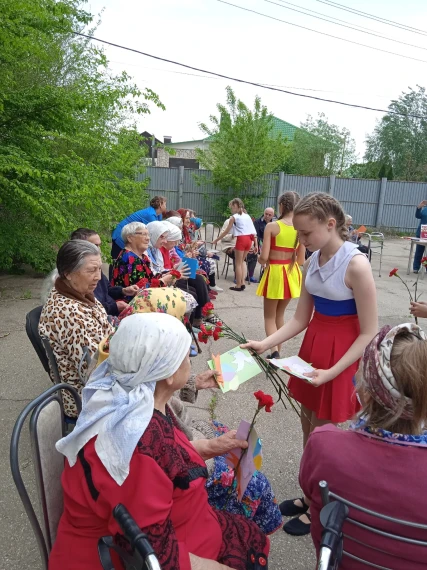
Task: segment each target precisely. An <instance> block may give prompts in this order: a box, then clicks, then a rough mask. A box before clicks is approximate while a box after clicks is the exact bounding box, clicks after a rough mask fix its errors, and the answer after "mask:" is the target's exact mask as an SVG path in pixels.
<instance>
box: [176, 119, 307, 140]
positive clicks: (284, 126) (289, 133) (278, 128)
mask: <svg viewBox="0 0 427 570" xmlns="http://www.w3.org/2000/svg"><path fill="white" fill-rule="evenodd" d="M298 129H299V127H296V126H295V125H292V124H291V123H287V122H286V121H282V119H278V118H277V117H274V116H273V121H272V129H271V134H272V136H273V137H277V136H278V135H279V134H280V135H282V137H283V138H286V139H287V140H288V141H293V140H294V136H295V132H296V131H297V130H298ZM213 138H214V136H213V135H211V136H209V137H205V138H203V139H196V140H192V141H178V142H175V143H169V146H173V145H174V144H185V143H195V142H197V143H202V142H206V141H207V142H209V141H211V140H213Z"/></svg>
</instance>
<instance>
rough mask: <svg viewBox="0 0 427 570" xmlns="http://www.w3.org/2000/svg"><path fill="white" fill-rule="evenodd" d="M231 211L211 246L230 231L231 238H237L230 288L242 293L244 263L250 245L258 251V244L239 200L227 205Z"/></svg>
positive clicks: (249, 219)
mask: <svg viewBox="0 0 427 570" xmlns="http://www.w3.org/2000/svg"><path fill="white" fill-rule="evenodd" d="M228 205H229V207H230V210H231V214H232V216H231V217H230V221H229V224H228V226H227V228H226V229H225V230H224V231H223V232H221V233H220V234H219V236H218V237H217V238H216V240H214V242H213V244H214V245H216V244H217V243H218V242H219V241H221V240H222V238H223V237H224V236H226V235H227V234H228V233H229V232H230V230H231V231H232V233H233V236H236V237H237V240H236V245H235V247H234V254H235V268H236V286H235V287H230V289H231V290H232V291H244V290H245V288H246V287H245V284H244V279H245V261H246V256H247V255H248V253H249V251H250V249H251V248H252V243H254V251H255V253H257V251H258V243H257V237H256V229H255V226H254V224H253V221H252V218H251V217H250V216H249V214H248V213H247V212H246V210H245V205H244V203H243V202H242V200H241V199H240V198H234V200H231V202H230V203H229V204H228Z"/></svg>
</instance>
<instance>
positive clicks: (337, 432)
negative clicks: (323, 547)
mask: <svg viewBox="0 0 427 570" xmlns="http://www.w3.org/2000/svg"><path fill="white" fill-rule="evenodd" d="M426 370H427V340H426V336H425V335H424V333H423V331H422V330H421V329H420V328H419V327H418V326H417V325H415V324H411V323H409V324H402V325H398V326H396V327H390V326H385V327H383V328H382V329H381V330H380V332H379V333H378V335H377V336H376V337H375V338H374V339H373V340H372V341H371V343H370V344H369V345H368V346H367V347H366V349H365V352H364V355H363V357H362V360H361V362H360V366H359V370H358V372H357V375H356V387H357V391H358V395H359V398H360V400H361V402H362V405H363V409H362V411H361V412H360V413H359V416H358V418H357V419H356V421H355V422H354V423H353V424H352V425H351V426H350V429H349V430H348V431H343V430H341V429H339V428H337V427H335V426H333V425H325V426H323V427H320V428H316V429H315V430H314V431H313V433H312V434H311V435H310V438H309V440H308V443H307V445H306V447H305V450H304V454H303V457H302V461H301V468H300V484H301V488H302V489H303V491H304V494H305V495H306V497H308V499H309V500H310V501H311V517H312V524H311V534H312V538H313V541H314V544H315V546H316V549H317V551H319V543H320V538H321V533H322V529H321V525H320V521H319V512H320V510H321V508H322V502H321V498H320V493H319V481H321V480H325V481H327V482H328V484H329V488H330V490H331V491H333V492H334V493H336V494H337V495H340V496H342V497H343V498H345V499H346V500H348V501H351V502H353V503H356V504H358V505H360V506H362V507H364V508H365V509H370V510H373V511H376V512H379V513H381V514H383V515H386V516H389V517H394V518H398V519H405V520H408V521H411V522H413V523H420V524H424V525H425V524H426V516H425V511H426V509H427V500H426V499H424V492H423V479H422V474H423V473H426V472H427V432H426V431H425V429H426V425H427V381H426ZM420 477H421V479H420ZM350 515H351V517H352V518H353V519H356V520H358V521H359V522H361V523H365V524H374V525H375V527H376V528H378V529H379V530H382V531H386V532H388V533H395V534H400V535H403V536H407V537H410V538H412V539H418V540H423V541H426V540H427V531H426V530H416V529H413V528H412V529H410V528H408V527H405V526H403V525H398V524H396V523H392V522H390V521H385V520H381V519H375V522H373V519H372V518H371V517H369V515H366V514H364V513H361V512H360V511H355V510H352V509H350ZM347 530H348V534H350V535H351V537H353V538H354V540H349V539H344V548H345V549H346V551H348V552H349V553H350V554H353V555H354V556H358V557H360V558H362V559H367V560H369V561H370V562H372V563H373V564H377V565H378V566H377V567H381V568H384V567H387V568H402V569H403V568H404V569H405V570H421V568H425V564H426V556H425V548H422V547H420V546H417V545H411V546H410V547H406V548H402V544H401V543H400V542H399V541H397V540H391V539H388V538H387V537H384V536H381V535H379V534H373V533H369V532H367V531H365V530H363V529H361V528H359V527H358V526H355V525H351V528H350V527H348V529H347ZM344 532H346V527H344ZM364 544H369V545H371V546H372V547H374V549H375V550H372V549H370V548H367V547H366V546H364ZM340 568H342V570H347V569H349V570H350V569H351V570H359V569H360V570H362V569H364V568H365V565H361V564H360V563H358V562H357V561H355V560H352V559H349V558H347V557H346V556H344V558H343V560H342V562H341V564H340Z"/></svg>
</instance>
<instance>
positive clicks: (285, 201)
mask: <svg viewBox="0 0 427 570" xmlns="http://www.w3.org/2000/svg"><path fill="white" fill-rule="evenodd" d="M300 200H301V197H300V195H299V194H298V192H294V191H293V190H290V191H289V192H285V193H284V194H282V195H281V196H280V197H279V207H281V208H280V216H279V220H281V219H282V218H284V217H285V216H286V214H289V213H290V212H293V211H294V210H295V206H296V205H297V204H298V202H299V201H300Z"/></svg>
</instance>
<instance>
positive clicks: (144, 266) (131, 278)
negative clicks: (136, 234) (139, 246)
mask: <svg viewBox="0 0 427 570" xmlns="http://www.w3.org/2000/svg"><path fill="white" fill-rule="evenodd" d="M160 277H161V274H160V273H159V274H157V275H155V274H154V273H153V271H152V269H151V264H150V260H149V259H148V257H147V256H145V255H143V256H142V257H139V256H138V255H137V254H136V253H134V252H133V251H129V250H127V249H122V251H121V252H120V253H119V256H118V257H117V259H116V260H114V262H113V278H112V280H111V285H112V286H113V287H117V286H119V287H129V286H130V285H138V286H139V287H141V288H144V287H145V286H146V285H148V286H151V287H160V281H159V279H160ZM142 280H144V281H143V282H141V281H142Z"/></svg>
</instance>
